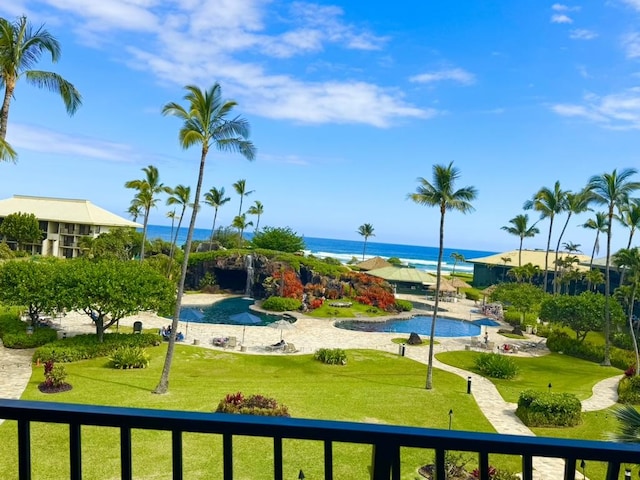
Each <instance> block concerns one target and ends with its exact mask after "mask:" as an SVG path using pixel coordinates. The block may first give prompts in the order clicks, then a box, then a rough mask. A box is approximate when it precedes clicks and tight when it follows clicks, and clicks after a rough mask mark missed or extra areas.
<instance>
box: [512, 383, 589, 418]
mask: <svg viewBox="0 0 640 480" xmlns="http://www.w3.org/2000/svg"><path fill="white" fill-rule="evenodd" d="M581 411H582V404H581V403H580V400H578V397H576V396H575V395H573V394H571V393H555V392H538V391H535V390H525V391H524V392H522V393H520V398H519V399H518V408H517V409H516V415H517V416H518V417H519V418H520V420H522V422H523V423H524V424H525V425H527V426H528V427H573V426H575V425H579V424H580V422H581V421H582V417H581Z"/></svg>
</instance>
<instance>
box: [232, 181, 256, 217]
mask: <svg viewBox="0 0 640 480" xmlns="http://www.w3.org/2000/svg"><path fill="white" fill-rule="evenodd" d="M233 188H234V190H235V191H236V193H237V194H238V195H240V208H238V215H242V200H244V197H248V196H249V195H251V194H252V193H253V192H255V190H249V191H247V181H246V180H244V179H241V180H238V181H237V182H236V183H234V184H233Z"/></svg>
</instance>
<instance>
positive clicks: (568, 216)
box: [553, 212, 571, 294]
mask: <svg viewBox="0 0 640 480" xmlns="http://www.w3.org/2000/svg"><path fill="white" fill-rule="evenodd" d="M570 219H571V212H569V215H567V221H566V222H564V226H563V227H562V231H561V232H560V236H559V237H558V244H557V245H556V261H555V266H554V267H553V280H554V281H553V293H554V294H555V293H557V292H556V290H558V291H560V288H561V287H560V286H559V285H556V281H555V280H556V275H557V274H558V252H559V251H560V242H561V241H562V237H563V236H564V232H565V230H566V229H567V225H569V220H570Z"/></svg>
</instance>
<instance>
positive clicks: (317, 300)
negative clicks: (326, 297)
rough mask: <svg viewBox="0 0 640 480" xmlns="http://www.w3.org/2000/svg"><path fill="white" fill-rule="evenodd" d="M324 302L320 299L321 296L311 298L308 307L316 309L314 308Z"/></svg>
mask: <svg viewBox="0 0 640 480" xmlns="http://www.w3.org/2000/svg"><path fill="white" fill-rule="evenodd" d="M323 303H324V302H323V301H322V299H321V298H314V299H313V300H311V303H310V304H309V308H311V309H312V310H313V309H316V308H320V307H321V306H322V304H323Z"/></svg>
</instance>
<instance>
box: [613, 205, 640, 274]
mask: <svg viewBox="0 0 640 480" xmlns="http://www.w3.org/2000/svg"><path fill="white" fill-rule="evenodd" d="M618 210H619V213H618V216H617V217H616V218H617V219H618V221H619V222H620V223H621V224H622V225H623V226H625V227H627V228H628V229H629V240H628V241H627V249H629V248H631V241H632V240H633V234H634V233H635V232H636V229H637V228H638V227H640V198H630V199H628V201H627V203H625V204H623V205H620V207H619V209H618ZM624 275H625V269H624V268H623V269H622V270H621V271H620V285H622V284H623V283H624Z"/></svg>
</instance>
